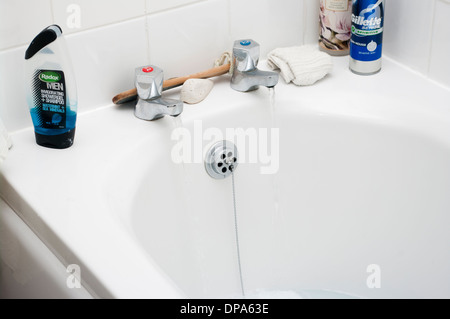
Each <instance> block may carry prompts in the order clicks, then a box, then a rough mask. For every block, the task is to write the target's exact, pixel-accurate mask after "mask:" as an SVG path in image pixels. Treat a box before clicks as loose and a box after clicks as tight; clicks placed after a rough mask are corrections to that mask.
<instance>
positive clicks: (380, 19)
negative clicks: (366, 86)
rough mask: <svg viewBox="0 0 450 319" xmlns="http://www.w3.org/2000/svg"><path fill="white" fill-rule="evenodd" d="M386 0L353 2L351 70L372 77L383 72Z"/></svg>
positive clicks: (359, 0) (354, 0)
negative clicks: (371, 75)
mask: <svg viewBox="0 0 450 319" xmlns="http://www.w3.org/2000/svg"><path fill="white" fill-rule="evenodd" d="M384 7H385V4H384V0H353V6H352V29H351V39H350V70H351V71H352V72H354V73H356V74H362V75H370V74H374V73H377V72H379V71H380V70H381V55H382V49H383V26H384Z"/></svg>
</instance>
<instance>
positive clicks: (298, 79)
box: [267, 45, 333, 85]
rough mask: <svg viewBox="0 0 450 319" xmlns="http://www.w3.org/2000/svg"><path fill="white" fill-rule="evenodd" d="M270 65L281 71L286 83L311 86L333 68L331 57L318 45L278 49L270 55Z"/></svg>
mask: <svg viewBox="0 0 450 319" xmlns="http://www.w3.org/2000/svg"><path fill="white" fill-rule="evenodd" d="M267 62H268V64H269V66H270V67H271V68H272V69H273V70H275V69H280V71H281V76H282V77H283V79H284V80H285V81H286V83H289V82H293V83H294V84H296V85H311V84H314V83H316V82H317V81H318V80H320V79H322V78H323V77H324V76H325V75H327V74H328V73H329V72H330V71H331V69H332V68H333V61H332V60H331V56H329V55H328V54H327V53H325V52H321V51H319V49H318V48H317V45H302V46H295V47H288V48H278V49H275V50H273V51H271V52H270V53H269V55H268V61H267Z"/></svg>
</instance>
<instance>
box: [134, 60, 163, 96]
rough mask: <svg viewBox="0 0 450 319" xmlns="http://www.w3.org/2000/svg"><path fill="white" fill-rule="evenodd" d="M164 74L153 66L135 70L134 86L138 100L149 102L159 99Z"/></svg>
mask: <svg viewBox="0 0 450 319" xmlns="http://www.w3.org/2000/svg"><path fill="white" fill-rule="evenodd" d="M163 81H164V72H163V70H162V69H160V68H158V67H157V66H154V65H146V66H141V67H138V68H136V70H135V85H136V90H137V94H138V96H139V98H141V99H143V100H150V99H155V98H159V97H161V94H162V91H163Z"/></svg>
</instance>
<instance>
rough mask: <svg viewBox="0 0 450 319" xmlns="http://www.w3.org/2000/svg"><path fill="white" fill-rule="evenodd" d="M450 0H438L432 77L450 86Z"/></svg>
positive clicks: (434, 26)
mask: <svg viewBox="0 0 450 319" xmlns="http://www.w3.org/2000/svg"><path fill="white" fill-rule="evenodd" d="M449 61H450V1H449V0H447V1H438V2H437V3H436V14H435V19H434V24H433V36H432V46H431V57H430V77H431V78H432V79H434V80H437V81H439V82H442V83H443V84H444V85H446V86H448V87H450V62H449Z"/></svg>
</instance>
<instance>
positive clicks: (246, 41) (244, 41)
mask: <svg viewBox="0 0 450 319" xmlns="http://www.w3.org/2000/svg"><path fill="white" fill-rule="evenodd" d="M240 43H241V45H242V46H244V47H246V46H248V45H250V44H252V42H251V41H249V40H242V41H241V42H240Z"/></svg>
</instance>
